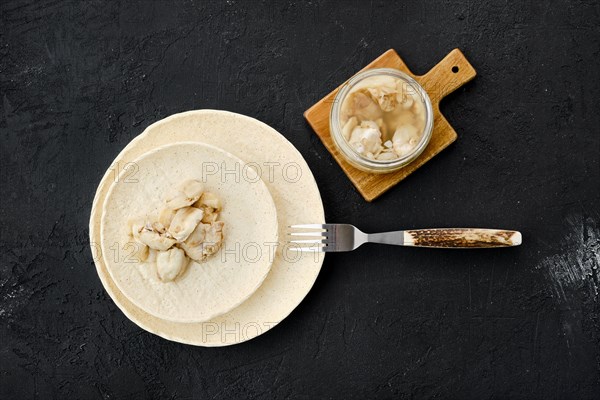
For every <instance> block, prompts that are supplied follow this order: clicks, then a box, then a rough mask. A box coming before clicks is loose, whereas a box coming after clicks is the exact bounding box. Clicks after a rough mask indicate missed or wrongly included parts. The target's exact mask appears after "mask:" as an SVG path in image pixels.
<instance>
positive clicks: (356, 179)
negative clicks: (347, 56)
mask: <svg viewBox="0 0 600 400" xmlns="http://www.w3.org/2000/svg"><path fill="white" fill-rule="evenodd" d="M372 68H396V69H399V70H401V71H403V72H405V73H407V74H408V75H410V76H412V77H413V78H414V79H415V80H416V81H417V82H419V84H421V86H423V87H424V88H425V90H426V91H427V93H428V94H429V98H430V99H431V104H432V106H433V114H434V121H433V132H432V135H431V140H430V141H429V144H428V145H427V147H426V148H425V150H424V151H423V153H421V155H420V156H419V157H418V158H417V159H416V160H414V161H413V162H412V163H410V164H408V165H407V166H405V167H403V168H402V169H400V170H398V171H395V172H392V173H388V174H373V173H368V172H364V171H361V170H359V169H357V168H355V167H353V166H352V165H350V164H349V163H348V162H347V161H346V160H345V159H344V157H343V156H342V155H341V154H340V152H339V150H338V149H337V147H336V146H335V143H334V142H333V138H332V137H331V135H330V132H329V113H330V111H331V107H332V105H333V102H334V98H335V95H336V94H337V92H338V90H339V89H340V88H341V87H342V86H343V85H344V84H345V83H344V84H342V85H340V86H339V87H338V88H337V89H335V90H334V91H333V92H331V93H329V94H328V95H327V96H325V97H323V98H322V99H321V100H319V101H318V102H317V103H316V104H315V105H313V106H312V107H311V108H309V109H308V110H306V111H305V112H304V118H306V120H307V121H308V123H309V124H310V126H312V128H313V129H314V130H315V133H316V134H317V135H318V136H319V138H321V141H322V142H323V144H324V145H325V147H326V148H327V150H329V152H330V153H331V155H333V158H335V160H336V161H337V163H338V164H339V165H340V167H342V169H343V170H344V172H345V173H346V175H348V178H350V180H351V181H352V183H353V184H354V186H356V188H357V189H358V191H359V192H360V194H361V195H362V196H363V197H364V198H365V200H367V201H372V200H374V199H376V198H377V197H379V196H381V195H382V194H383V193H384V192H386V191H387V190H388V189H390V188H391V187H393V186H394V185H396V184H397V183H398V182H400V181H401V180H402V179H404V178H406V177H407V176H408V175H410V174H411V173H412V172H413V171H415V170H416V169H417V168H419V167H420V166H421V165H423V164H425V163H426V162H427V161H429V160H430V159H431V158H433V157H434V156H435V155H436V154H438V153H439V152H440V151H442V150H443V149H445V148H446V147H448V145H449V144H450V143H452V142H454V141H455V140H456V136H457V135H456V131H455V130H454V129H453V128H452V126H451V125H450V124H449V123H448V121H447V120H446V118H445V117H444V116H443V115H442V113H441V112H440V101H441V100H442V99H443V98H444V97H445V96H447V95H448V94H450V93H452V92H453V91H455V90H456V89H458V88H459V87H461V86H462V85H464V84H465V83H467V82H469V81H470V80H472V79H473V78H475V75H476V74H477V73H476V72H475V69H474V68H473V67H472V66H471V64H469V61H468V60H467V59H466V57H465V56H464V55H463V53H462V52H461V51H460V50H459V49H454V50H452V51H451V52H450V54H448V55H447V56H446V57H444V59H443V60H442V61H440V62H439V63H438V64H437V65H436V66H435V67H433V68H432V69H431V70H430V71H429V72H427V73H426V74H425V75H421V76H418V75H415V74H413V73H412V72H410V70H409V69H408V67H407V66H406V64H405V63H404V61H402V59H401V58H400V56H399V55H398V53H396V51H395V50H393V49H390V50H388V51H386V52H385V53H383V54H382V55H381V56H379V57H378V58H376V59H375V60H374V61H373V62H371V63H370V64H369V65H367V66H366V67H365V68H363V69H362V70H361V71H364V70H367V69H372Z"/></svg>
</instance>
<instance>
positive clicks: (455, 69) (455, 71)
mask: <svg viewBox="0 0 600 400" xmlns="http://www.w3.org/2000/svg"><path fill="white" fill-rule="evenodd" d="M452 72H454V73H457V72H458V67H457V66H456V65H455V66H454V67H452Z"/></svg>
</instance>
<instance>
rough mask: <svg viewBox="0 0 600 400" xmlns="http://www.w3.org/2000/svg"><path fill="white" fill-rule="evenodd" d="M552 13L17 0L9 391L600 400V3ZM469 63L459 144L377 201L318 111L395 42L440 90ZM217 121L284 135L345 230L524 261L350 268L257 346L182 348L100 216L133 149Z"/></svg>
mask: <svg viewBox="0 0 600 400" xmlns="http://www.w3.org/2000/svg"><path fill="white" fill-rule="evenodd" d="M523 3H538V2H523ZM539 3H540V4H532V5H526V4H522V2H517V1H515V2H510V1H462V2H457V3H454V4H453V3H451V2H448V1H443V2H440V1H425V2H422V1H411V2H389V3H384V2H379V1H371V2H367V1H355V2H345V3H336V2H329V1H324V2H316V1H313V2H295V1H293V2H290V1H282V2H275V1H272V2H258V1H227V2H223V3H215V4H207V3H201V2H195V1H184V2H170V1H164V2H162V1H161V2H159V1H156V2H154V1H84V2H71V1H35V0H26V1H12V0H9V1H6V0H5V1H2V2H1V3H0V104H1V109H0V111H1V112H0V141H1V146H2V152H1V155H2V159H1V171H2V172H1V182H2V187H1V191H0V199H1V200H0V201H1V209H0V221H1V224H2V242H1V248H0V260H1V265H0V398H2V399H11V398H15V399H27V398H39V399H45V398H60V399H72V398H82V399H95V398H106V399H108V398H118V399H134V398H172V399H188V398H213V399H230V398H236V397H237V398H239V397H253V398H305V399H313V398H317V397H327V398H342V399H351V398H355V399H363V398H367V397H372V398H392V397H393V398H406V399H412V398H415V399H416V398H457V399H487V398H495V399H504V398H537V399H568V398H570V399H592V398H596V399H598V398H600V300H599V295H598V286H599V282H598V281H599V271H598V268H599V263H600V261H599V259H600V254H599V246H600V233H599V229H600V228H599V220H600V216H599V212H598V206H599V203H600V201H599V200H600V193H599V192H600V166H599V158H600V142H599V138H600V135H599V133H600V132H599V126H600V117H599V115H600V106H599V104H600V15H599V14H600V7H599V5H598V3H597V2H592V1H575V2H566V1H551V2H539ZM454 47H459V48H461V49H462V50H463V52H464V53H465V55H466V56H467V58H468V59H469V60H470V62H471V63H472V64H473V66H474V67H475V68H476V69H477V72H478V76H477V78H476V79H475V80H474V81H473V82H471V83H469V84H468V85H467V86H465V87H464V88H462V89H460V90H459V91H457V92H456V93H454V94H453V95H451V96H450V97H449V98H448V99H447V100H445V101H444V103H443V104H442V111H443V112H444V113H445V115H446V116H447V118H448V120H449V121H450V123H451V124H452V125H453V126H454V127H455V129H456V131H457V132H458V134H459V139H458V141H457V142H456V143H455V144H453V145H452V146H451V147H449V148H448V149H447V150H445V151H444V152H443V153H442V154H440V155H439V156H438V157H436V158H435V159H433V160H432V161H431V162H429V163H428V164H427V165H426V166H424V167H423V168H421V169H420V170H419V171H417V172H416V173H415V174H413V175H412V176H411V177H410V178H408V179H407V180H406V181H404V182H402V183H401V184H400V185H398V186H397V187H395V188H394V189H393V190H391V191H390V192H388V193H387V194H386V195H384V196H383V197H382V198H381V199H380V200H378V201H376V202H374V203H373V204H367V203H365V202H364V201H363V200H362V199H361V197H360V196H359V195H358V194H357V192H356V191H355V190H354V189H353V187H352V185H351V184H350V182H349V181H348V180H347V179H346V178H345V176H344V175H343V173H342V172H341V170H340V169H339V167H338V166H337V164H335V163H334V162H333V160H332V158H331V157H330V155H329V154H328V153H327V152H326V151H325V149H324V147H323V146H322V145H321V143H320V142H319V140H318V139H317V137H316V136H315V135H314V134H313V133H312V131H311V129H310V128H309V127H308V125H307V124H306V123H305V121H304V120H303V118H302V112H303V111H304V110H305V109H307V108H308V107H309V106H310V105H312V104H313V103H314V102H315V101H316V100H318V99H319V98H320V97H322V96H323V95H324V94H326V93H328V92H329V91H330V90H331V89H332V88H333V87H335V86H336V85H338V84H339V83H341V82H343V81H344V80H345V79H346V78H348V77H349V76H350V75H351V74H353V73H354V72H356V71H357V70H358V69H359V68H361V67H362V66H364V65H365V64H367V63H368V62H369V61H371V60H372V59H373V58H375V57H377V56H378V55H380V54H381V53H382V52H383V51H385V50H387V49H388V48H395V49H396V50H397V51H398V52H399V54H400V55H401V56H402V57H403V58H404V60H405V61H406V63H407V64H408V65H409V67H411V68H412V69H413V71H414V72H416V73H424V72H426V71H427V70H428V69H429V68H430V67H432V66H433V65H434V64H435V63H436V62H438V61H439V60H440V59H441V58H443V57H444V56H445V55H446V54H447V53H448V52H449V51H450V50H452V49H453V48H454ZM201 108H217V109H225V110H230V111H235V112H239V113H242V114H246V115H249V116H252V117H255V118H257V119H259V120H261V121H264V122H266V123H267V124H269V125H271V126H273V127H274V128H276V129H277V130H279V131H280V132H281V133H282V134H283V135H285V137H287V138H288V139H289V140H290V141H291V142H292V143H293V144H294V145H295V146H296V147H297V148H298V149H299V150H300V152H301V153H302V154H303V155H304V157H305V158H306V160H307V161H308V163H309V165H310V166H311V168H312V171H313V173H314V175H315V178H316V180H317V183H318V184H319V188H320V190H321V193H322V197H323V202H324V205H325V210H326V214H327V219H328V220H329V221H339V222H349V223H353V224H355V225H357V226H359V227H361V228H364V229H365V230H367V231H369V230H372V231H374V230H392V229H400V228H406V227H414V228H419V227H434V226H483V227H486V226H489V227H505V228H511V229H519V230H521V231H522V232H523V235H524V245H523V246H521V247H520V248H515V249H508V250H498V251H431V250H422V249H404V248H394V247H381V246H380V247H377V246H372V247H370V246H365V247H364V248H361V249H360V250H359V251H356V252H354V253H347V254H333V255H331V256H328V257H327V258H326V261H325V264H324V267H323V270H322V272H321V274H320V276H319V278H318V280H317V283H316V285H315V287H314V288H313V290H312V291H311V292H310V294H309V295H308V297H307V298H306V300H305V301H304V302H303V303H302V304H301V305H300V306H299V307H298V309H297V310H296V311H294V312H293V313H292V314H291V316H290V317H289V318H288V319H286V320H285V321H284V322H283V323H281V324H280V325H279V326H277V327H276V328H275V329H273V330H271V331H269V332H268V333H266V334H265V335H263V336H261V337H259V338H257V339H255V340H252V341H250V342H247V343H244V344H242V345H238V346H233V347H228V348H220V349H204V348H195V347H191V346H184V345H180V344H177V343H171V342H168V341H166V340H163V339H160V338H159V337H157V336H154V335H151V334H149V333H146V332H145V331H143V330H141V329H140V328H138V327H137V326H135V325H134V324H133V323H131V322H130V321H129V320H128V319H126V318H125V316H124V315H123V314H122V313H121V312H120V311H119V310H118V309H117V307H116V306H115V305H114V304H113V302H112V301H111V299H110V298H109V297H108V296H107V294H106V293H105V291H104V290H103V288H102V286H101V284H100V281H99V279H98V277H97V275H96V272H95V269H94V265H93V262H92V257H91V254H90V251H89V248H88V232H87V224H88V218H89V212H90V206H91V203H92V198H93V195H94V191H95V189H96V186H97V184H98V182H99V181H100V178H101V176H102V175H103V173H104V171H105V170H106V168H108V166H109V165H110V163H111V161H112V160H113V159H114V157H115V156H116V155H117V153H118V152H119V151H120V150H121V149H122V148H123V147H124V146H125V145H126V144H127V143H128V142H129V141H130V140H131V139H132V138H133V137H135V136H136V135H138V134H139V133H140V132H142V130H143V129H144V128H145V127H146V126H147V125H149V124H151V123H152V122H154V121H156V120H158V119H161V118H163V117H165V116H168V115H170V114H172V113H176V112H180V111H185V110H190V109H201Z"/></svg>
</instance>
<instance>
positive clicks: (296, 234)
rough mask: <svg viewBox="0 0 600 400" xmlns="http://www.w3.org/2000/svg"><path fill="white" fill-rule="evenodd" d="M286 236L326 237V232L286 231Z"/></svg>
mask: <svg viewBox="0 0 600 400" xmlns="http://www.w3.org/2000/svg"><path fill="white" fill-rule="evenodd" d="M288 236H314V237H322V238H326V237H327V236H328V233H327V232H288Z"/></svg>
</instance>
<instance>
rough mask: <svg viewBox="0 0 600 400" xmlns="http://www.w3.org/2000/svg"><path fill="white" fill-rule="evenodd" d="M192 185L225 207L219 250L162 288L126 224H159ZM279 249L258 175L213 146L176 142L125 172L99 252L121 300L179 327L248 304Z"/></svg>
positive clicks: (106, 216)
mask: <svg viewBox="0 0 600 400" xmlns="http://www.w3.org/2000/svg"><path fill="white" fill-rule="evenodd" d="M188 179H195V180H198V181H200V182H201V183H202V184H203V186H204V191H207V192H212V193H214V194H216V195H217V197H218V198H219V199H220V200H221V203H222V211H221V212H220V214H219V220H221V221H223V222H224V223H225V228H224V235H225V240H224V243H223V245H222V248H221V249H220V250H219V251H218V252H217V253H216V254H214V255H212V256H210V257H209V258H207V259H206V260H205V261H203V262H200V263H198V262H195V261H191V262H190V263H189V265H188V266H187V268H186V270H185V271H184V272H183V273H182V274H181V275H180V276H179V277H178V278H176V279H175V280H174V281H172V282H163V281H161V280H160V279H159V277H158V274H157V267H156V262H155V261H146V262H139V259H138V258H137V257H136V256H135V254H134V252H135V248H136V246H135V242H134V240H133V238H132V237H131V235H130V233H131V231H130V229H131V228H130V226H129V224H128V220H130V219H132V218H136V217H143V218H149V219H150V220H157V216H158V214H159V212H160V210H161V209H163V208H164V207H165V199H166V198H168V196H169V195H170V194H171V193H172V192H173V191H174V190H175V189H176V188H177V187H178V185H179V184H181V182H183V181H185V180H188ZM276 244H277V211H276V208H275V204H274V203H273V199H272V197H271V195H270V193H269V190H268V189H267V187H266V186H265V184H264V183H263V181H262V179H261V178H260V176H259V175H258V173H257V171H256V170H254V169H253V168H252V167H251V166H248V165H247V164H246V163H244V162H243V161H242V160H240V159H239V158H237V157H234V156H233V155H231V154H229V153H227V152H225V151H223V150H220V149H218V148H216V147H214V146H210V145H206V144H202V143H197V142H179V143H174V144H170V145H166V146H162V147H159V148H157V149H155V150H152V151H150V152H148V153H145V154H143V155H142V156H141V157H139V158H137V159H135V160H133V161H131V162H129V163H128V164H127V165H124V166H123V168H122V172H121V174H120V175H119V177H118V179H117V180H116V181H115V182H114V183H113V184H112V186H111V188H110V190H109V191H108V194H107V196H106V199H105V201H104V207H103V213H102V219H101V250H102V254H103V259H104V262H105V263H106V266H107V269H108V271H109V273H110V275H111V277H112V279H113V280H114V282H115V283H116V285H117V286H118V287H119V289H120V290H121V291H122V292H123V294H124V295H125V296H126V297H127V298H128V299H129V300H131V301H132V302H133V303H134V304H135V305H137V306H138V307H140V308H141V309H143V310H144V311H146V312H147V313H149V314H151V315H153V316H155V317H158V318H161V319H165V320H169V321H175V322H184V323H190V322H202V321H207V320H209V319H211V318H214V317H217V316H219V315H222V314H224V313H226V312H228V311H230V310H232V309H233V308H235V307H236V306H238V305H239V304H241V303H242V302H243V301H244V300H246V299H247V298H248V297H249V296H250V295H251V294H252V293H254V291H256V289H257V288H258V287H259V286H260V284H261V283H262V282H263V280H264V279H265V277H266V275H267V273H268V272H269V269H270V267H271V264H272V261H273V257H274V252H275V249H276Z"/></svg>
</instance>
